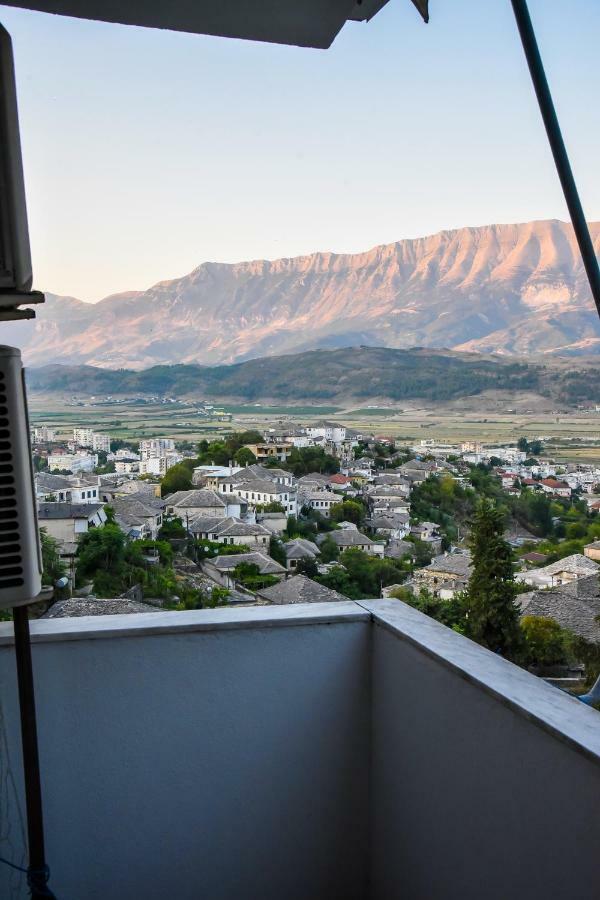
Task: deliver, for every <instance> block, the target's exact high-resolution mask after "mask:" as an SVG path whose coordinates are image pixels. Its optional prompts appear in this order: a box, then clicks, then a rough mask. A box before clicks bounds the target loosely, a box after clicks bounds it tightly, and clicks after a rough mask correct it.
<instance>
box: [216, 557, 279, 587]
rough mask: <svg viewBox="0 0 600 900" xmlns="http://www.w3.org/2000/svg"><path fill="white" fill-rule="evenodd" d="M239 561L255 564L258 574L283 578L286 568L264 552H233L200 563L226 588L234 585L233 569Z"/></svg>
mask: <svg viewBox="0 0 600 900" xmlns="http://www.w3.org/2000/svg"><path fill="white" fill-rule="evenodd" d="M241 563H246V564H248V565H252V566H257V567H258V571H259V574H260V575H273V576H275V577H276V578H284V577H285V576H286V574H287V570H286V569H284V567H283V566H281V565H280V564H279V563H278V562H275V560H274V559H271V557H270V556H267V555H266V554H265V553H259V552H254V553H233V554H231V555H230V556H216V557H214V558H213V559H205V560H204V562H203V563H202V571H203V572H204V574H205V575H208V577H209V578H212V580H213V581H215V582H216V583H217V584H220V585H222V586H223V587H226V588H233V587H235V576H234V573H233V570H234V569H235V567H236V566H238V565H240V564H241Z"/></svg>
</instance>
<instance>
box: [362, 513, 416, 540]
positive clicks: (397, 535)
mask: <svg viewBox="0 0 600 900" xmlns="http://www.w3.org/2000/svg"><path fill="white" fill-rule="evenodd" d="M369 525H370V527H371V529H372V530H373V531H374V532H375V533H376V534H378V535H381V536H383V537H389V538H394V539H395V540H402V538H404V537H406V535H407V534H409V532H410V517H409V515H408V513H393V512H391V511H390V512H389V513H388V515H377V516H373V517H372V518H371V520H370V522H369Z"/></svg>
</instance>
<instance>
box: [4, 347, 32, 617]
mask: <svg viewBox="0 0 600 900" xmlns="http://www.w3.org/2000/svg"><path fill="white" fill-rule="evenodd" d="M41 578H42V556H41V550H40V540H39V532H38V524H37V511H36V502H35V488H34V483H33V469H32V459H31V445H30V442H29V422H28V419H27V401H26V396H25V380H24V369H23V365H22V363H21V353H20V351H19V350H16V349H15V348H14V347H2V346H0V607H12V606H22V605H23V604H25V603H31V601H32V600H33V599H34V598H35V597H37V595H38V594H39V593H40V590H41V586H42V580H41Z"/></svg>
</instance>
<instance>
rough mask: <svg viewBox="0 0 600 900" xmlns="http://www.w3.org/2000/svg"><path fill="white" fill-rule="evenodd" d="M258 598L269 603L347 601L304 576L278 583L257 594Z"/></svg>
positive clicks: (345, 598)
mask: <svg viewBox="0 0 600 900" xmlns="http://www.w3.org/2000/svg"><path fill="white" fill-rule="evenodd" d="M258 595H259V597H261V598H263V599H264V600H269V601H270V602H271V603H277V604H285V603H331V602H333V601H339V600H347V599H348V598H347V597H344V595H343V594H338V592H337V591H332V590H331V589H330V588H328V587H324V586H323V585H322V584H319V583H318V582H316V581H313V580H312V579H311V578H307V577H306V576H305V575H294V576H293V578H288V579H287V581H280V582H279V584H274V585H273V586H272V587H268V588H265V589H264V590H262V591H259V592H258Z"/></svg>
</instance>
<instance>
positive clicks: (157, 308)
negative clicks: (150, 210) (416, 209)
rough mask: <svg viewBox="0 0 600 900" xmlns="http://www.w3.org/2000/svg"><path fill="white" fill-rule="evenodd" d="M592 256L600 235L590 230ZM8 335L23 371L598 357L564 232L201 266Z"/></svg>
mask: <svg viewBox="0 0 600 900" xmlns="http://www.w3.org/2000/svg"><path fill="white" fill-rule="evenodd" d="M591 228H592V234H593V238H594V243H595V246H596V250H597V252H598V251H600V224H599V223H596V224H594V225H592V226H591ZM15 327H16V331H14V330H13V335H15V334H17V340H18V341H19V343H20V345H21V347H22V348H23V350H24V353H25V359H26V361H27V362H28V363H29V364H34V365H40V364H44V363H51V362H63V363H72V364H80V363H90V364H93V365H100V366H106V367H115V366H130V367H134V368H142V367H145V366H151V365H153V364H156V363H180V362H195V363H201V364H215V363H229V362H233V361H236V360H244V359H250V358H253V357H258V356H269V355H273V354H275V353H279V354H280V353H291V352H294V351H302V350H307V349H314V348H318V347H324V348H335V347H344V346H353V345H357V344H370V345H376V346H387V347H414V346H425V347H448V348H451V349H455V350H467V351H476V352H483V353H491V352H493V353H504V354H519V355H526V354H531V353H562V354H565V353H566V354H573V353H575V354H579V353H582V354H583V353H587V354H589V353H600V328H599V325H598V320H597V314H596V311H595V308H594V306H593V303H592V300H591V297H590V292H589V287H588V285H587V281H586V278H585V272H584V269H583V265H582V263H581V260H580V257H579V253H578V250H577V246H576V243H575V239H574V236H573V231H572V228H571V226H570V225H566V224H564V223H562V222H558V221H548V222H532V223H529V224H525V225H490V226H486V227H482V228H463V229H460V230H457V231H443V232H440V233H439V234H436V235H433V236H431V237H426V238H419V239H416V240H405V241H398V242H397V243H394V244H387V245H383V246H380V247H375V248H374V249H372V250H370V251H368V252H366V253H358V254H333V253H315V254H312V255H310V256H302V257H297V258H294V259H280V260H275V261H273V262H269V261H265V260H261V261H254V262H243V263H237V264H234V265H227V264H222V263H204V264H203V265H201V266H199V267H198V268H197V269H195V270H194V271H193V272H191V273H190V274H189V275H186V276H185V277H183V278H179V279H176V280H174V281H167V282H161V283H159V284H157V285H155V286H154V287H152V288H150V289H149V290H147V291H144V292H131V293H128V294H120V295H116V296H113V297H108V298H106V299H105V300H102V301H100V303H97V304H95V305H91V304H85V303H82V302H80V301H77V300H74V299H73V298H62V297H55V296H52V295H50V296H49V297H48V301H47V304H46V307H45V308H41V309H39V311H38V319H37V322H36V323H35V324H32V323H19V324H18V325H17V326H15Z"/></svg>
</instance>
